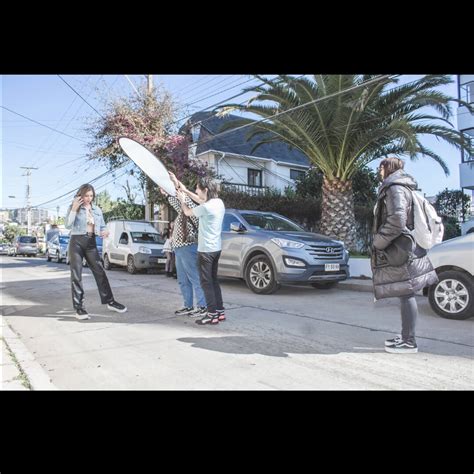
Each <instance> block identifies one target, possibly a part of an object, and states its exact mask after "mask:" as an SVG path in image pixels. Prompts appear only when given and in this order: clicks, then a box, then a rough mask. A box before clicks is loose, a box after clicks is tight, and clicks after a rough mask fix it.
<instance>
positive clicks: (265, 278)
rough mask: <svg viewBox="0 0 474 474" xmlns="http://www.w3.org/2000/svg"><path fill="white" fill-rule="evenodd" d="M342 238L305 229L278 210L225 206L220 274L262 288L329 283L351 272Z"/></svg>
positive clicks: (260, 290) (257, 289) (264, 290)
mask: <svg viewBox="0 0 474 474" xmlns="http://www.w3.org/2000/svg"><path fill="white" fill-rule="evenodd" d="M348 260H349V252H347V250H346V249H345V248H344V244H343V243H342V242H340V241H338V240H333V239H330V238H328V237H325V236H323V235H320V234H315V233H312V232H306V231H305V230H304V229H303V228H302V227H300V226H299V225H298V224H295V223H294V222H292V221H291V220H289V219H287V218H286V217H283V216H281V215H279V214H276V213H274V212H260V211H243V210H236V209H226V213H225V217H224V221H223V223H222V254H221V257H220V260H219V269H218V276H222V277H236V278H241V279H244V280H245V282H246V283H247V286H248V287H249V288H250V289H251V290H252V291H253V292H254V293H259V294H271V293H274V292H275V291H276V290H278V289H279V288H280V286H281V284H282V283H291V284H294V283H303V284H311V285H312V286H313V287H315V288H321V289H323V288H330V287H332V286H334V285H335V284H336V283H337V282H338V281H341V280H345V279H347V278H348V277H349V266H348V264H347V262H348Z"/></svg>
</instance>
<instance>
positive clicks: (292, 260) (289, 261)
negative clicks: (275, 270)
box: [283, 257, 306, 267]
mask: <svg viewBox="0 0 474 474" xmlns="http://www.w3.org/2000/svg"><path fill="white" fill-rule="evenodd" d="M283 258H284V259H285V264H286V265H288V266H289V267H306V264H305V263H304V262H303V261H302V260H297V259H296V258H289V257H283Z"/></svg>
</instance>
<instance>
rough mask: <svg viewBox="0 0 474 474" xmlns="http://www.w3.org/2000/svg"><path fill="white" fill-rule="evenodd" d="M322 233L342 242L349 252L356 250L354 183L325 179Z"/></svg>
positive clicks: (320, 227)
mask: <svg viewBox="0 0 474 474" xmlns="http://www.w3.org/2000/svg"><path fill="white" fill-rule="evenodd" d="M319 229H320V232H321V233H322V234H324V235H327V236H328V237H332V238H336V239H338V240H342V241H343V242H344V244H345V246H346V248H348V249H349V250H355V249H356V221H355V216H354V194H353V192H352V181H341V180H339V179H338V178H336V179H334V180H333V181H330V180H328V179H327V178H326V177H324V178H323V201H322V206H321V222H320V226H319Z"/></svg>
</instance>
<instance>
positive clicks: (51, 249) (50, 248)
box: [46, 234, 69, 263]
mask: <svg viewBox="0 0 474 474" xmlns="http://www.w3.org/2000/svg"><path fill="white" fill-rule="evenodd" d="M68 247H69V235H61V234H57V235H55V236H54V237H53V238H52V239H51V240H50V241H49V242H48V243H47V244H46V259H47V260H48V262H50V261H51V260H52V259H53V258H54V259H56V261H57V262H58V263H61V262H62V261H63V260H66V259H67V253H68Z"/></svg>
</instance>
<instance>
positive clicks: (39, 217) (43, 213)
mask: <svg viewBox="0 0 474 474" xmlns="http://www.w3.org/2000/svg"><path fill="white" fill-rule="evenodd" d="M30 212H31V225H39V224H42V223H43V222H48V219H49V216H48V211H47V209H39V208H32V209H31V211H30ZM15 219H16V221H17V222H19V223H20V224H27V223H28V212H27V210H26V209H25V208H22V209H16V213H15Z"/></svg>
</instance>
